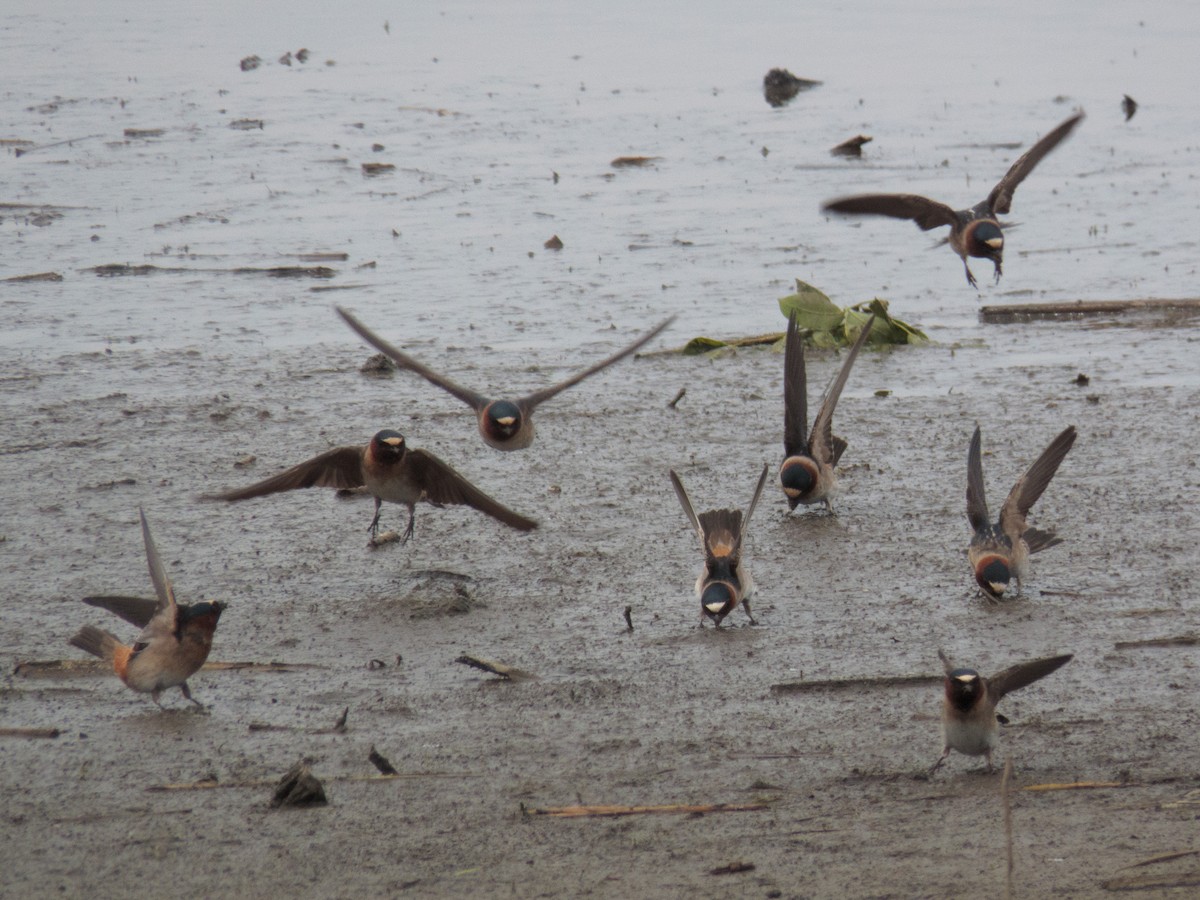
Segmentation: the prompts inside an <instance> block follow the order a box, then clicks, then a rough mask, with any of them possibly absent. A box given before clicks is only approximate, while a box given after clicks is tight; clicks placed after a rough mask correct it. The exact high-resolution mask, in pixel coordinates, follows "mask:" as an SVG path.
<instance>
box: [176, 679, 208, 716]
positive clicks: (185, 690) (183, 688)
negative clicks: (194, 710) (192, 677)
mask: <svg viewBox="0 0 1200 900" xmlns="http://www.w3.org/2000/svg"><path fill="white" fill-rule="evenodd" d="M179 689H180V690H181V691H183V696H184V697H186V698H187V699H188V700H191V701H192V702H193V703H195V704H196V705H197V706H198V707H200V708H201V709H204V704H203V703H201V702H200V701H199V700H197V699H196V698H195V697H193V696H192V692H191V691H190V690H189V689H188V686H187V682H186V681H185V682H184V683H183V684H181V685H180V686H179Z"/></svg>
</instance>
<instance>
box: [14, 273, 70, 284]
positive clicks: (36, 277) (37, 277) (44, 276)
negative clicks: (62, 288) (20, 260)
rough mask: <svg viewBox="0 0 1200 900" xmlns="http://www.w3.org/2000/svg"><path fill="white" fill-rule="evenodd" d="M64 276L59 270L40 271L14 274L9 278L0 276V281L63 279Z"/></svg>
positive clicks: (18, 281)
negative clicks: (32, 273) (28, 273)
mask: <svg viewBox="0 0 1200 900" xmlns="http://www.w3.org/2000/svg"><path fill="white" fill-rule="evenodd" d="M62 280H63V277H62V276H61V275H59V274H58V273H57V272H38V273H37V274H36V275H12V276H10V277H8V278H0V281H6V282H9V283H10V284H13V283H20V282H24V281H62Z"/></svg>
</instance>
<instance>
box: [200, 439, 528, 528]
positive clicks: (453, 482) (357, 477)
mask: <svg viewBox="0 0 1200 900" xmlns="http://www.w3.org/2000/svg"><path fill="white" fill-rule="evenodd" d="M308 487H329V488H337V489H351V488H358V487H365V488H366V489H367V491H368V492H369V493H370V494H371V496H373V497H374V498H375V518H373V519H372V520H371V524H370V526H369V528H368V529H367V530H368V531H370V532H371V538H372V540H374V538H375V535H376V533H377V532H378V530H379V508H380V506H382V504H383V501H384V500H386V501H388V502H389V503H401V504H403V505H404V506H407V507H408V526H407V527H406V528H405V530H404V535H403V536H402V537H401V542H402V543H403V542H406V541H408V539H409V538H410V537H412V534H413V519H414V518H415V517H416V506H417V502H418V501H420V500H424V501H426V502H428V503H432V504H433V505H434V506H445V505H447V504H451V503H455V504H465V505H466V506H470V507H473V508H475V509H477V510H479V511H480V512H482V513H487V515H489V516H491V517H492V518H493V519H496V520H498V521H500V522H503V523H504V524H505V525H507V526H509V527H510V528H516V529H517V530H518V531H531V530H533V529H534V528H537V525H538V523H537V522H535V521H534V520H533V519H527V518H525V516H522V515H521V514H519V513H515V512H513V511H512V510H511V509H509V508H508V507H507V506H504V505H502V504H501V503H499V502H498V501H496V500H493V499H492V498H491V497H489V496H488V495H487V494H485V493H484V492H483V491H481V490H480V489H479V488H477V487H475V485H473V484H471V482H469V481H467V479H466V478H464V477H463V476H462V475H459V474H458V472H456V471H454V469H452V468H450V466H448V465H447V464H446V463H444V462H442V461H441V460H440V459H438V458H437V457H436V456H434V455H433V454H432V453H427V452H426V451H424V450H413V449H411V448H409V446H408V444H407V442H406V441H405V440H404V435H402V434H400V433H399V432H398V431H389V430H385V431H381V432H379V433H378V434H377V435H375V437H373V438H371V443H369V444H367V446H365V447H336V448H334V449H333V450H328V451H326V452H325V453H322V454H321V455H320V456H314V457H313V458H312V459H310V460H306V461H305V462H302V463H299V464H298V465H295V466H292V467H291V468H290V469H287V470H286V471H284V472H280V473H279V474H278V475H275V476H274V477H272V478H267V479H266V480H264V481H260V482H258V483H257V484H252V485H250V486H249V487H245V488H241V489H240V490H236V491H226V492H225V493H222V494H207V495H205V496H204V497H203V498H202V499H204V500H249V499H250V498H251V497H262V496H264V495H266V494H277V493H279V492H280V491H291V490H295V489H297V488H308Z"/></svg>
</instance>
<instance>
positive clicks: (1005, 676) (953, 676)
mask: <svg viewBox="0 0 1200 900" xmlns="http://www.w3.org/2000/svg"><path fill="white" fill-rule="evenodd" d="M938 657H939V658H940V659H941V661H942V666H943V667H944V668H945V670H946V681H945V685H946V693H945V696H944V697H943V698H942V755H941V756H940V757H938V761H937V762H936V763H934V764H933V768H932V769H930V770H929V774H930V775H932V774H933V773H934V772H936V771H937V770H938V769H939V768H940V767H941V765H942V763H944V762H945V761H946V758H947V757H949V756H950V751H951V750H957V751H958V752H959V753H965V754H967V755H968V756H985V757H987V768H988V771H989V772H991V771H992V751H993V750H995V749H996V738H997V736H998V735H999V732H1000V729H999V727H998V725H997V719H998V716H997V715H996V704H997V703H999V702H1000V701H1001V700H1003V699H1004V695H1005V694H1008V693H1010V692H1012V691H1015V690H1016V689H1017V688H1023V687H1025V685H1027V684H1033V682H1035V681H1037V680H1038V679H1039V678H1045V677H1046V676H1047V675H1049V674H1050V673H1051V672H1053V671H1054V670H1055V669H1058V668H1060V667H1061V666H1064V665H1066V664H1067V663H1068V662H1070V661H1071V659H1072V654H1070V653H1068V654H1066V655H1065V656H1048V657H1046V658H1045V659H1035V660H1033V661H1031V662H1024V663H1018V664H1017V665H1015V666H1011V667H1009V668H1007V669H1005V670H1004V671H1003V672H1001V673H1000V674H998V675H993V676H992V677H991V678H984V677H983V676H982V675H980V674H979V673H978V672H976V671H975V670H974V669H963V668H956V667H955V665H954V663H952V662H951V661H950V660H949V659H947V658H946V654H944V653H943V652H942V651H941V650H939V651H938Z"/></svg>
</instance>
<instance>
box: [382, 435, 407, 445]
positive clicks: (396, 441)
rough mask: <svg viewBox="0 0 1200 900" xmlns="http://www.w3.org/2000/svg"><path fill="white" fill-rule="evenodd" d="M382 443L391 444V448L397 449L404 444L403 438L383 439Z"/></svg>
mask: <svg viewBox="0 0 1200 900" xmlns="http://www.w3.org/2000/svg"><path fill="white" fill-rule="evenodd" d="M383 442H384V443H385V444H391V445H392V446H393V447H399V446H400V445H401V444H403V443H404V438H402V437H390V438H384V439H383Z"/></svg>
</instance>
